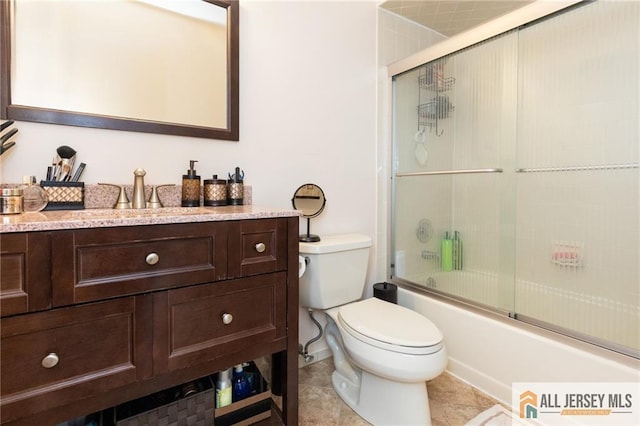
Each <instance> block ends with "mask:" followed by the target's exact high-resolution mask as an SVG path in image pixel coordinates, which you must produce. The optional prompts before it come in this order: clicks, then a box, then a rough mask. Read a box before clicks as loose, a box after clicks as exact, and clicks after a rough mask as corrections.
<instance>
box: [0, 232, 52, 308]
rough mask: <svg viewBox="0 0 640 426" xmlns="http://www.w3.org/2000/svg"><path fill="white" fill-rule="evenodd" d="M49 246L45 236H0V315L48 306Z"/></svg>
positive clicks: (22, 234)
mask: <svg viewBox="0 0 640 426" xmlns="http://www.w3.org/2000/svg"><path fill="white" fill-rule="evenodd" d="M50 253H51V245H50V238H49V234H48V233H43V232H32V233H28V234H27V233H18V234H0V314H1V315H2V316H7V315H14V314H19V313H24V312H30V311H38V310H43V309H47V308H48V307H50V306H51V262H50Z"/></svg>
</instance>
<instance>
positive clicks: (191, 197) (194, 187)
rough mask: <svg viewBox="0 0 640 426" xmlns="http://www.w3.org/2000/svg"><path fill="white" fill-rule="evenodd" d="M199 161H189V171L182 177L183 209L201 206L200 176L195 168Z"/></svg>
mask: <svg viewBox="0 0 640 426" xmlns="http://www.w3.org/2000/svg"><path fill="white" fill-rule="evenodd" d="M195 163H197V160H190V161H189V170H187V174H186V175H182V207H198V206H200V176H198V175H197V174H196V170H195V169H194V168H193V166H194V164H195Z"/></svg>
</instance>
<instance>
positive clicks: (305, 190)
mask: <svg viewBox="0 0 640 426" xmlns="http://www.w3.org/2000/svg"><path fill="white" fill-rule="evenodd" d="M291 204H292V205H293V208H294V209H296V210H301V211H302V216H303V217H305V218H306V219H307V233H306V234H302V235H300V241H302V242H305V243H316V242H318V241H320V237H319V236H318V235H314V234H311V233H310V227H311V218H313V217H316V216H318V215H319V214H320V213H322V211H323V210H324V206H325V205H326V204H327V199H326V198H325V196H324V191H323V190H322V188H320V187H319V186H318V185H316V184H314V183H305V184H304V185H301V186H300V187H299V188H298V189H296V192H294V193H293V198H292V199H291Z"/></svg>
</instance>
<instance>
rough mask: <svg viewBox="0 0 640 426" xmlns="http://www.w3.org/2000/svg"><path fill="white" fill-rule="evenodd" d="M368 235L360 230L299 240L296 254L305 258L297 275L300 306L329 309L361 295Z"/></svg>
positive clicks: (364, 276) (367, 253)
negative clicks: (307, 241)
mask: <svg viewBox="0 0 640 426" xmlns="http://www.w3.org/2000/svg"><path fill="white" fill-rule="evenodd" d="M370 247H371V238H369V237H367V236H366V235H360V234H345V235H333V236H323V237H322V240H321V241H319V242H317V243H302V242H301V243H300V256H303V257H307V258H308V259H309V261H308V263H307V268H306V271H305V273H304V274H303V275H302V277H300V306H303V307H306V308H313V309H329V308H333V307H335V306H340V305H344V304H345V303H349V302H353V301H355V300H358V299H360V298H361V297H362V291H363V290H364V284H365V279H366V276H367V264H368V263H369V248H370Z"/></svg>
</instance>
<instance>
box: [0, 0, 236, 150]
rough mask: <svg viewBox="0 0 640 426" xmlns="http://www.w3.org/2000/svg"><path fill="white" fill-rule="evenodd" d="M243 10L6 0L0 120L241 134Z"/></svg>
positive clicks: (228, 136)
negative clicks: (240, 15) (240, 96)
mask: <svg viewBox="0 0 640 426" xmlns="http://www.w3.org/2000/svg"><path fill="white" fill-rule="evenodd" d="M176 6H177V7H176ZM238 9H239V7H238V2H237V1H228V0H180V1H173V0H112V1H105V2H96V1H91V0H76V1H72V2H65V1H46V2H34V1H32V0H8V1H2V2H0V23H1V24H2V26H1V29H0V59H1V64H0V118H2V119H12V120H19V121H33V122H40V123H51V124H66V125H72V126H81V127H96V128H104V129H114V130H127V131H134V132H146V133H159V134H168V135H181V136H193V137H201V138H210V139H223V140H233V141H237V140H238V139H239V116H238V115H239V52H238V50H239V28H238V26H239V10H238Z"/></svg>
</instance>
